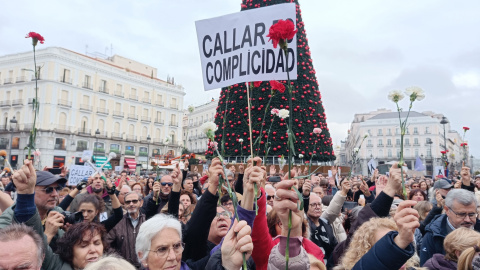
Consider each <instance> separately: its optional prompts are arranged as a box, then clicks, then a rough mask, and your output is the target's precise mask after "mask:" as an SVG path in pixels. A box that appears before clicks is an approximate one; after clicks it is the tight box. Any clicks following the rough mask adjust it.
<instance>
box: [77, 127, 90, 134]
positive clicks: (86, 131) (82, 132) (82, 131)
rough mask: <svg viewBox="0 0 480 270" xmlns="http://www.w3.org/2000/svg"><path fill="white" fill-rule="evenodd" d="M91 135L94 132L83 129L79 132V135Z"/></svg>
mask: <svg viewBox="0 0 480 270" xmlns="http://www.w3.org/2000/svg"><path fill="white" fill-rule="evenodd" d="M91 134H92V130H91V129H88V128H82V129H80V130H78V135H91Z"/></svg>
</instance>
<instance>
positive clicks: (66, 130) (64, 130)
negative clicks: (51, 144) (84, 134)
mask: <svg viewBox="0 0 480 270" xmlns="http://www.w3.org/2000/svg"><path fill="white" fill-rule="evenodd" d="M55 132H59V133H70V127H69V126H64V125H57V126H56V127H55ZM63 150H64V149H63Z"/></svg>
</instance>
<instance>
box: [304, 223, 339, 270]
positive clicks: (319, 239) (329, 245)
mask: <svg viewBox="0 0 480 270" xmlns="http://www.w3.org/2000/svg"><path fill="white" fill-rule="evenodd" d="M307 219H308V225H309V227H310V240H312V242H313V243H315V244H316V245H317V246H319V247H320V248H321V249H322V251H323V253H324V254H325V259H326V260H327V264H328V259H329V258H330V255H331V254H332V252H333V249H334V248H335V247H336V246H337V244H338V242H337V239H336V238H335V234H334V233H333V228H332V226H331V225H330V224H329V223H328V221H327V220H325V219H323V218H319V219H318V222H319V223H320V224H319V225H318V227H317V226H316V225H315V223H314V222H313V221H312V220H311V219H310V218H307ZM331 266H333V265H331Z"/></svg>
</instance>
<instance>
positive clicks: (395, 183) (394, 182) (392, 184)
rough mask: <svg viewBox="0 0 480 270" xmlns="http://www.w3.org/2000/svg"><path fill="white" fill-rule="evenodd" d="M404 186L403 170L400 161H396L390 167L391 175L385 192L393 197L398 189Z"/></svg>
mask: <svg viewBox="0 0 480 270" xmlns="http://www.w3.org/2000/svg"><path fill="white" fill-rule="evenodd" d="M401 188H402V172H401V170H400V168H399V167H398V163H395V164H393V165H392V167H391V168H390V177H389V178H388V182H387V185H386V187H385V189H384V190H383V192H384V193H385V194H387V195H388V196H390V197H392V198H393V196H394V195H395V193H396V192H397V191H398V190H401Z"/></svg>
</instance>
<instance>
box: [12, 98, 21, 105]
mask: <svg viewBox="0 0 480 270" xmlns="http://www.w3.org/2000/svg"><path fill="white" fill-rule="evenodd" d="M12 106H23V99H15V100H12Z"/></svg>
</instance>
